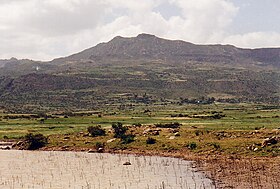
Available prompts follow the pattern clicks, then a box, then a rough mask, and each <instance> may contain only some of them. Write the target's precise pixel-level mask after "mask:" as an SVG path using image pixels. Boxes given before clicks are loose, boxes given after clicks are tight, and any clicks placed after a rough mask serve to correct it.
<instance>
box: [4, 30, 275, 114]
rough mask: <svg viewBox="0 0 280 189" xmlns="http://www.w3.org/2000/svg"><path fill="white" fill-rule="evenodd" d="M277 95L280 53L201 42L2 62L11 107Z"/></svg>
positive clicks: (138, 40)
mask: <svg viewBox="0 0 280 189" xmlns="http://www.w3.org/2000/svg"><path fill="white" fill-rule="evenodd" d="M279 94H280V48H266V49H241V48H237V47H234V46H231V45H195V44H192V43H188V42H184V41H178V40H175V41H172V40H166V39H162V38H158V37H156V36H154V35H149V34H140V35H138V36H137V37H134V38H124V37H115V38H114V39H112V40H111V41H109V42H108V43H101V44H98V45H97V46H95V47H92V48H89V49H87V50H84V51H82V52H80V53H77V54H74V55H71V56H68V57H64V58H58V59H54V60H53V61H50V62H35V61H31V60H17V59H14V58H13V59H10V60H2V61H0V100H1V104H0V105H1V106H2V107H3V108H5V109H7V108H8V109H17V110H18V109H20V110H40V109H44V110H49V109H67V108H70V109H98V107H101V106H105V105H106V107H107V106H112V107H115V106H119V105H125V104H131V103H132V104H135V103H163V102H164V103H171V102H178V103H179V102H180V99H185V98H189V99H192V98H196V99H204V98H209V97H215V98H216V99H218V98H220V99H235V100H237V101H254V102H270V103H279ZM11 104H12V105H13V106H10V105H11Z"/></svg>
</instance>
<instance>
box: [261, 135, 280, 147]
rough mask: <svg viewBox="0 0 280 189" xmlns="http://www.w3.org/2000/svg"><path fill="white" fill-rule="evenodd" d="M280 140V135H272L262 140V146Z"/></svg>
mask: <svg viewBox="0 0 280 189" xmlns="http://www.w3.org/2000/svg"><path fill="white" fill-rule="evenodd" d="M279 141H280V137H276V136H273V137H270V138H266V139H264V140H263V141H262V147H266V146H269V145H272V144H277V143H278V142H279Z"/></svg>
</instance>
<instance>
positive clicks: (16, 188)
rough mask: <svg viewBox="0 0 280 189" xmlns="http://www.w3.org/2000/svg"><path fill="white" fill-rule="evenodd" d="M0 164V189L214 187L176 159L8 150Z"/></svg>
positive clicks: (187, 165) (188, 164) (174, 188)
mask: <svg viewBox="0 0 280 189" xmlns="http://www.w3.org/2000/svg"><path fill="white" fill-rule="evenodd" d="M124 162H130V163H131V165H123V163H124ZM0 164H1V166H0V188H1V189H6V188H7V189H22V188H24V189H32V188H35V189H37V188H38V189H67V188H71V189H72V188H73V189H83V188H85V189H181V188H183V189H188V188H191V189H192V188H197V189H200V188H207V189H208V188H209V189H211V188H214V186H213V185H212V182H211V180H210V179H208V178H206V177H205V176H204V175H203V174H202V173H200V172H197V171H196V170H195V169H194V168H192V165H191V162H189V161H185V160H181V159H176V158H166V157H150V156H133V155H118V154H107V153H104V154H91V153H83V152H42V151H35V152H33V151H13V150H11V151H0Z"/></svg>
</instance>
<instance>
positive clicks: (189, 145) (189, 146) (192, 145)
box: [187, 142, 197, 150]
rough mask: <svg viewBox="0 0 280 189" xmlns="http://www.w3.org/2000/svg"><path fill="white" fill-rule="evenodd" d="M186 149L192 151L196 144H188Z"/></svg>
mask: <svg viewBox="0 0 280 189" xmlns="http://www.w3.org/2000/svg"><path fill="white" fill-rule="evenodd" d="M187 148H188V149H190V150H194V149H196V148H197V144H196V143H195V142H190V143H188V144H187Z"/></svg>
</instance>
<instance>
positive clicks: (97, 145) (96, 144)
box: [95, 142, 105, 150]
mask: <svg viewBox="0 0 280 189" xmlns="http://www.w3.org/2000/svg"><path fill="white" fill-rule="evenodd" d="M104 147H105V144H104V143H102V142H96V143H95V149H96V150H98V149H100V148H104Z"/></svg>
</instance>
